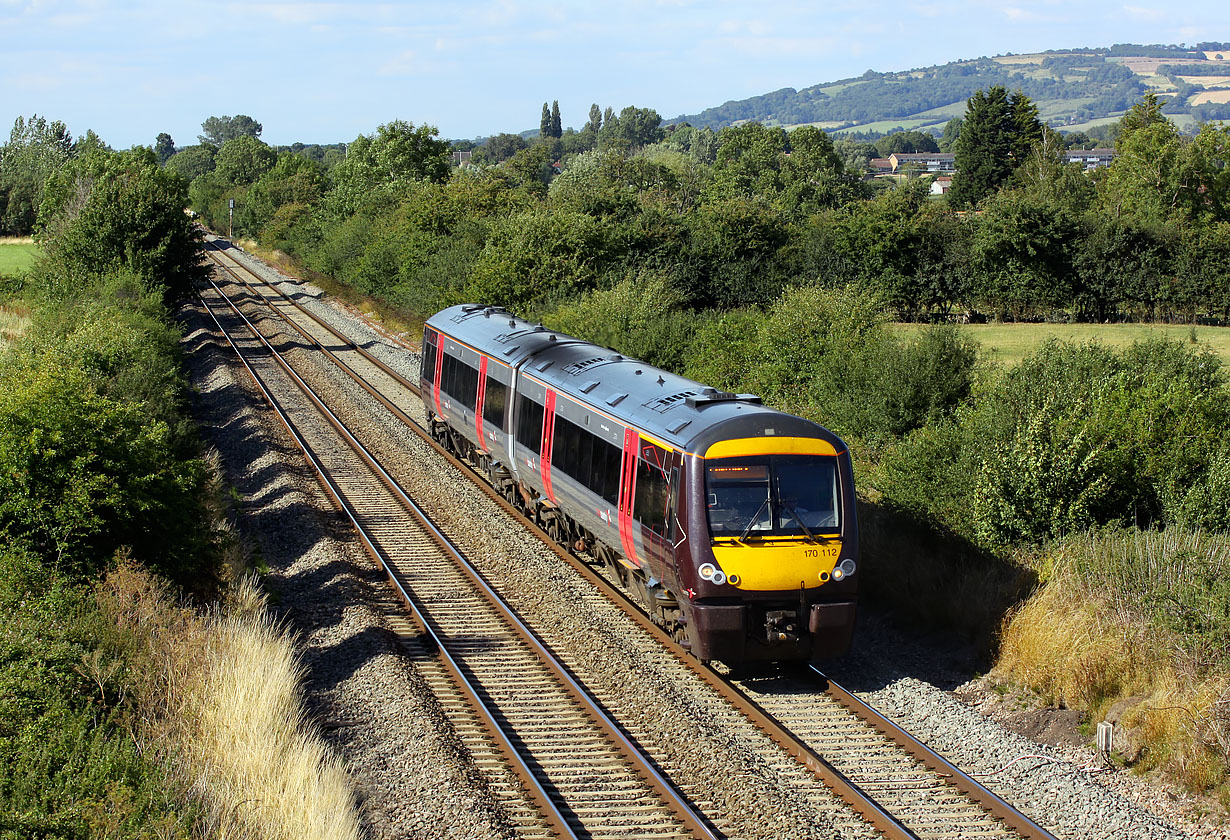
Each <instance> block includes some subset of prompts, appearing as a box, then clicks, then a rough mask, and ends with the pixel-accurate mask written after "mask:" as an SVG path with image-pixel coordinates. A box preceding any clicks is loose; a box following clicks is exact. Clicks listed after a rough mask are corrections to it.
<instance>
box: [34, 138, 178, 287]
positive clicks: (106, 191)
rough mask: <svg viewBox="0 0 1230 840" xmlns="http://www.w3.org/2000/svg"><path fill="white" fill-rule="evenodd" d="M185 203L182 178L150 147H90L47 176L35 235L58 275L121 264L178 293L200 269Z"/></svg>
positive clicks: (66, 278) (64, 276)
mask: <svg viewBox="0 0 1230 840" xmlns="http://www.w3.org/2000/svg"><path fill="white" fill-rule="evenodd" d="M187 206H188V196H187V193H186V184H185V182H184V180H183V178H181V177H179V176H178V175H177V174H175V173H174V172H168V171H166V170H164V169H162V168H160V167H159V166H158V161H157V159H156V158H155V157H154V153H153V151H152V150H150V149H149V148H147V147H140V146H138V147H136V148H134V149H132V150H130V151H127V152H122V153H116V152H96V153H94V154H91V155H88V156H86V157H82V158H77V159H76V160H73V161H72V162H70V163H68V164H66V165H65V166H63V167H62V168H61V169H60V170H59V171H58V172H56V173H55V174H54V175H53V176H52V177H50V178H48V180H47V187H46V190H45V193H44V199H43V205H42V207H41V208H40V210H39V221H38V227H39V233H38V238H39V239H40V240H41V241H42V242H43V243H44V247H45V249H46V250H47V259H48V261H49V263H50V266H51V269H50V270H52V271H54V272H58V275H57V276H58V278H59V281H60V282H65V283H72V282H74V281H73V275H74V272H79V271H85V272H89V273H92V274H95V275H101V274H105V273H106V272H108V271H111V270H113V269H115V268H125V269H128V270H131V271H132V272H133V273H135V274H136V275H137V276H139V277H140V278H141V279H142V280H144V281H145V282H146V283H148V284H150V286H151V287H158V288H165V289H166V293H167V295H168V297H171V298H177V297H179V296H181V295H187V294H190V293H191V289H192V281H193V280H195V279H197V278H199V277H200V276H201V273H202V268H201V266H200V262H201V242H200V235H199V233H198V232H197V231H196V229H195V228H194V227H193V225H192V223H191V220H190V219H189V218H188V216H187V215H186V214H185V213H184V208H185V207H187Z"/></svg>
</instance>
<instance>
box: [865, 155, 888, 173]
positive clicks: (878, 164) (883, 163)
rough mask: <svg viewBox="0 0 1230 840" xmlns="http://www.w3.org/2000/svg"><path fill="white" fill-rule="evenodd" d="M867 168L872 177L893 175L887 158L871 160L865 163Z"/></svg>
mask: <svg viewBox="0 0 1230 840" xmlns="http://www.w3.org/2000/svg"><path fill="white" fill-rule="evenodd" d="M867 166H869V167H870V168H871V174H872V175H891V174H893V164H892V161H890V160H889V159H888V158H872V159H871V160H869V161H867Z"/></svg>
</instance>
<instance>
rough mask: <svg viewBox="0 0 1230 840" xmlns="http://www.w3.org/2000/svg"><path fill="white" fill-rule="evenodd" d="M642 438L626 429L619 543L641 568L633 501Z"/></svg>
mask: <svg viewBox="0 0 1230 840" xmlns="http://www.w3.org/2000/svg"><path fill="white" fill-rule="evenodd" d="M640 442H641V437H640V435H638V434H637V433H636V430H634V429H624V454H623V462H622V469H621V470H620V481H619V541H620V543H622V544H623V547H624V554H625V555H626V556H627V558H628V562H629V563H631V564H632V565H633V566H640V565H641V562H640V560H639V559H637V556H636V540H635V538H634V536H633V527H634V526H635V524H636V523H635V522H634V521H633V519H632V500H633V499H635V498H636V456H637V448H638V447H639V446H640Z"/></svg>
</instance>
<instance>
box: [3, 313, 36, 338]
mask: <svg viewBox="0 0 1230 840" xmlns="http://www.w3.org/2000/svg"><path fill="white" fill-rule="evenodd" d="M29 328H30V310H29V308H27V307H24V306H13V305H9V306H0V343H3V342H7V341H16V340H17V339H19V338H21V337H22V336H23V335H25V334H26V330H28V329H29Z"/></svg>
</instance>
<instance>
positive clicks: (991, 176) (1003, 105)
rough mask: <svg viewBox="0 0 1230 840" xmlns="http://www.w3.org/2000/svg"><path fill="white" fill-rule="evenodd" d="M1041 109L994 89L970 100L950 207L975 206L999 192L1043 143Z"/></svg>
mask: <svg viewBox="0 0 1230 840" xmlns="http://www.w3.org/2000/svg"><path fill="white" fill-rule="evenodd" d="M1041 136H1042V124H1041V123H1040V122H1039V121H1038V110H1037V107H1036V106H1035V105H1034V104H1033V103H1032V102H1030V101H1029V97H1027V96H1025V95H1024V94H1021V93H1015V94H1012V95H1009V94H1008V91H1007V89H1006V88H1004V87H1002V86H1000V85H995V86H994V87H992V88H991V89H990V90H988V91H985V92H984V91H981V90H980V91H978V92H977V93H975V94H974V95H973V96H972V97H970V99H969V101H968V103H967V108H966V112H965V117H964V119H963V120H962V123H961V134H960V136H959V137H958V138H957V141H956V144H955V147H954V152H955V154H956V169H957V171H956V174H955V175H954V176H953V179H952V192H951V193H949V202H950V203H951V204H952V205H953V206H954V207H972V206H973V205H975V204H978V203H979V202H980V201H982V200H983V199H985V198H986V197H987V196H989V195H991V194H992V193H993V192H995V191H996V190H998V189H999V188H1000V187H1001V186H1002V185H1003V184H1004V183H1005V182H1006V181H1007V180H1008V178H1009V177H1010V176H1011V175H1012V172H1013V170H1015V169H1016V167H1017V166H1019V165H1020V164H1021V162H1022V161H1023V160H1024V159H1025V157H1026V155H1027V154H1028V152H1029V149H1030V147H1031V146H1032V145H1033V144H1034V143H1035V142H1037V141H1038V140H1039V139H1041Z"/></svg>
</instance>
